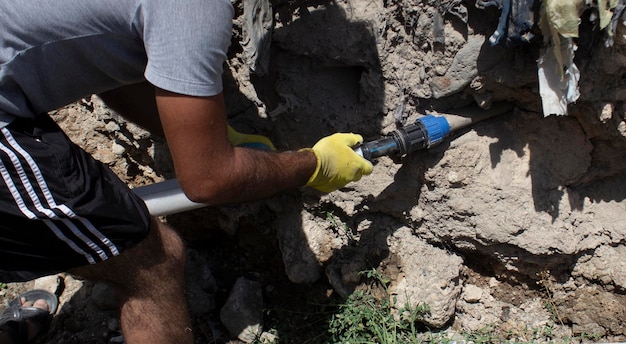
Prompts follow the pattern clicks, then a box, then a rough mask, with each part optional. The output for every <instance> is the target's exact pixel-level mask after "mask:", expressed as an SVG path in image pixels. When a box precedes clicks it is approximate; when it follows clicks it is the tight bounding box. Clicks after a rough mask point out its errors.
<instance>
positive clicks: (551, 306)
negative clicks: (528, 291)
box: [537, 270, 563, 325]
mask: <svg viewBox="0 0 626 344" xmlns="http://www.w3.org/2000/svg"><path fill="white" fill-rule="evenodd" d="M537 276H538V277H539V281H538V282H537V283H538V284H539V285H541V286H542V287H543V289H544V291H545V294H546V300H545V301H544V303H543V306H544V307H545V308H546V309H547V310H548V312H550V314H551V318H552V321H554V322H558V323H559V324H560V325H563V319H561V316H560V315H559V310H558V309H557V307H556V302H555V300H554V291H553V290H554V288H553V285H554V281H553V279H554V278H553V277H552V275H550V271H548V270H544V271H541V272H539V273H538V274H537Z"/></svg>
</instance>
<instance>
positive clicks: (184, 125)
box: [156, 89, 317, 204]
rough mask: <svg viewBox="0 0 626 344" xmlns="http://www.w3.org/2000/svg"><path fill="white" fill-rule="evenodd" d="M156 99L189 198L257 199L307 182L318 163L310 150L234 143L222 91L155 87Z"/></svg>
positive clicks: (216, 200) (219, 200) (218, 200)
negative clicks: (200, 93)
mask: <svg viewBox="0 0 626 344" xmlns="http://www.w3.org/2000/svg"><path fill="white" fill-rule="evenodd" d="M156 103H157V107H158V111H159V116H160V119H161V123H162V126H163V132H164V133H165V137H166V140H167V142H168V145H169V149H170V152H171V155H172V160H173V162H174V168H175V170H176V177H177V178H178V181H179V183H180V185H181V187H182V189H183V191H184V192H185V194H186V195H187V197H189V199H191V200H192V201H195V202H199V203H208V204H224V203H235V202H240V201H249V200H256V199H261V198H264V197H268V196H271V195H274V194H276V193H278V192H280V191H284V190H287V189H293V188H297V187H300V186H303V185H305V184H306V183H307V181H308V179H309V177H311V175H312V174H313V173H314V171H315V169H316V164H317V159H316V157H315V154H314V153H312V152H311V151H300V152H293V151H292V152H282V153H274V152H267V151H260V150H254V149H247V148H239V147H233V146H232V145H231V144H230V142H229V141H228V137H227V129H226V128H227V121H226V118H227V117H226V109H225V104H224V98H223V96H222V94H219V95H216V96H212V97H189V96H184V95H179V94H176V93H172V92H168V91H165V90H161V89H157V90H156Z"/></svg>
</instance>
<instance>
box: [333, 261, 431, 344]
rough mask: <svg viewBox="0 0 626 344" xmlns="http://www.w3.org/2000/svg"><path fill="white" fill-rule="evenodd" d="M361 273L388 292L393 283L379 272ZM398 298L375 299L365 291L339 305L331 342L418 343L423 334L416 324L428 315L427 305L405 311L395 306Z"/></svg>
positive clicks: (354, 294) (355, 293)
mask: <svg viewBox="0 0 626 344" xmlns="http://www.w3.org/2000/svg"><path fill="white" fill-rule="evenodd" d="M360 274H362V275H365V276H367V277H368V278H371V279H374V280H375V281H376V282H377V283H380V284H381V285H382V286H383V288H384V289H385V292H386V291H387V285H388V284H389V282H390V280H389V279H388V278H386V277H384V276H383V275H382V274H381V273H380V272H378V271H376V269H371V270H367V271H362V272H361V273H360ZM395 303H396V298H395V297H390V296H389V294H387V293H386V296H385V297H384V298H382V299H376V298H374V297H373V296H372V295H371V294H370V293H368V292H365V291H363V290H358V291H355V292H354V293H353V294H352V295H350V297H348V299H347V300H346V302H345V303H344V304H342V305H340V306H339V312H338V313H336V314H334V315H333V316H332V317H331V319H330V320H329V323H328V331H329V333H330V335H331V342H332V343H349V344H352V343H377V344H396V343H397V344H400V343H419V342H421V340H419V337H420V333H419V332H418V330H417V329H416V326H415V323H416V321H417V320H418V319H419V318H420V317H421V316H423V315H424V314H425V313H427V312H428V307H427V306H425V305H424V306H421V305H420V306H418V307H410V305H408V304H407V305H405V307H404V308H401V309H397V308H396V307H395Z"/></svg>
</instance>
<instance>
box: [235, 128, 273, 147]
mask: <svg viewBox="0 0 626 344" xmlns="http://www.w3.org/2000/svg"><path fill="white" fill-rule="evenodd" d="M228 141H229V142H230V143H231V144H232V145H233V146H235V147H247V148H254V149H261V150H271V151H275V150H276V147H274V144H273V143H272V141H270V139H269V138H267V137H265V136H262V135H254V134H243V133H240V132H238V131H237V130H235V129H233V127H231V126H230V125H229V126H228Z"/></svg>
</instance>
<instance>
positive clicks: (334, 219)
mask: <svg viewBox="0 0 626 344" xmlns="http://www.w3.org/2000/svg"><path fill="white" fill-rule="evenodd" d="M326 221H328V222H330V226H331V227H332V228H333V229H335V230H337V231H339V232H342V233H343V234H344V235H345V236H346V237H347V238H348V240H350V241H354V240H355V238H354V235H353V234H352V231H351V230H350V228H349V227H348V225H347V224H345V223H343V222H342V221H341V219H339V217H338V216H337V215H335V214H333V213H332V212H330V211H327V212H326Z"/></svg>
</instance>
